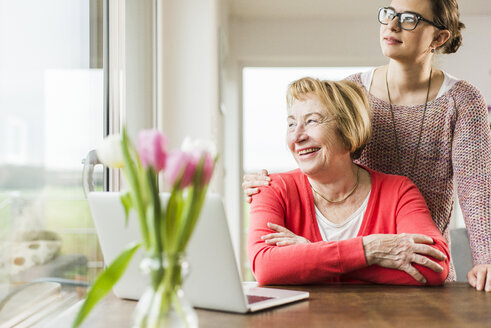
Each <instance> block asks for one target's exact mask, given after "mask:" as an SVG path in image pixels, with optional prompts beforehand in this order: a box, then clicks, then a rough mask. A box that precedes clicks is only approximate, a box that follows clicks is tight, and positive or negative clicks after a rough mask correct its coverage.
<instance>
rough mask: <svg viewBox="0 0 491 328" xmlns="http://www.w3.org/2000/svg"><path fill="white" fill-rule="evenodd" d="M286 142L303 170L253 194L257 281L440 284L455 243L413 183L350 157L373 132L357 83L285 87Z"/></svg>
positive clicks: (304, 82)
mask: <svg viewBox="0 0 491 328" xmlns="http://www.w3.org/2000/svg"><path fill="white" fill-rule="evenodd" d="M287 102H288V119H287V121H288V132H287V143H288V147H289V149H290V151H291V153H292V155H293V157H294V158H295V160H296V162H297V163H298V166H299V169H297V170H294V171H290V172H286V173H280V174H272V175H271V178H272V179H271V185H270V186H266V187H262V188H261V192H260V193H259V194H257V195H255V196H254V199H253V200H252V203H251V211H250V228H249V238H248V247H247V249H248V256H249V260H250V264H251V268H252V271H253V272H254V275H255V277H256V279H257V281H258V282H259V283H260V284H263V285H266V284H307V283H336V282H364V283H382V284H407V285H417V284H428V285H440V284H442V283H443V282H444V281H445V279H446V277H447V275H448V271H449V267H448V265H449V257H450V256H449V250H448V245H447V244H446V242H445V239H444V238H443V236H442V235H441V233H440V232H439V230H438V229H437V228H436V226H435V224H434V222H433V221H432V219H431V215H430V212H429V210H428V208H427V206H426V203H425V201H424V199H423V197H422V195H421V193H420V192H419V191H418V189H417V188H416V186H415V185H414V184H413V183H412V182H411V181H410V180H409V179H408V178H405V177H402V176H395V175H388V174H383V173H379V172H376V171H373V170H370V169H368V168H365V167H363V166H360V165H356V164H354V163H353V159H355V158H357V157H358V156H359V155H360V153H361V151H362V150H363V147H364V146H365V144H366V143H367V142H368V140H369V138H370V135H371V121H370V114H369V110H368V108H369V107H368V103H367V100H366V97H365V95H364V93H363V91H362V90H361V89H360V87H359V86H357V85H356V84H355V83H353V82H349V81H342V82H331V81H319V80H317V79H312V78H303V79H300V80H298V81H295V82H293V83H292V84H291V85H290V86H289V89H288V94H287Z"/></svg>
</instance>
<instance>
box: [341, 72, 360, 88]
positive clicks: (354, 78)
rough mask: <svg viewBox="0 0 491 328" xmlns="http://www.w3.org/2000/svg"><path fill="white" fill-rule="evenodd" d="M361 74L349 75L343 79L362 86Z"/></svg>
mask: <svg viewBox="0 0 491 328" xmlns="http://www.w3.org/2000/svg"><path fill="white" fill-rule="evenodd" d="M362 74H363V72H360V73H355V74H352V75H349V76H347V77H346V78H345V80H346V81H351V82H355V83H356V84H359V85H362Z"/></svg>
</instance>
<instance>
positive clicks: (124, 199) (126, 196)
mask: <svg viewBox="0 0 491 328" xmlns="http://www.w3.org/2000/svg"><path fill="white" fill-rule="evenodd" d="M121 204H123V207H124V214H125V218H124V219H125V226H126V227H128V219H129V216H130V210H131V209H132V208H133V202H132V200H131V193H130V192H129V191H126V192H124V193H122V194H121Z"/></svg>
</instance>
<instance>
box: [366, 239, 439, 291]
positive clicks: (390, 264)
mask: <svg viewBox="0 0 491 328" xmlns="http://www.w3.org/2000/svg"><path fill="white" fill-rule="evenodd" d="M433 243H434V242H433V239H431V238H430V237H428V236H425V235H421V234H404V233H403V234H374V235H368V236H364V237H363V249H364V250H365V257H366V259H367V264H368V265H372V264H377V265H380V266H382V267H385V268H389V269H397V270H401V271H404V272H406V273H408V274H409V275H410V276H411V277H413V278H414V279H416V281H418V282H420V283H422V284H424V283H426V279H425V277H424V276H423V275H422V274H421V272H419V271H418V270H417V269H416V268H415V267H414V266H413V263H416V264H420V265H422V266H425V267H427V268H429V269H431V270H433V271H435V272H438V273H439V272H442V271H443V268H442V266H441V265H440V264H438V263H436V262H434V261H432V260H430V259H429V258H428V257H427V256H431V257H433V258H435V259H437V260H439V261H443V260H445V259H446V258H447V257H446V256H445V254H443V253H442V252H440V251H439V250H437V249H435V248H433V247H431V246H429V245H431V244H433Z"/></svg>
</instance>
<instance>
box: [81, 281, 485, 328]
mask: <svg viewBox="0 0 491 328" xmlns="http://www.w3.org/2000/svg"><path fill="white" fill-rule="evenodd" d="M283 288H285V287H283ZM286 288H289V289H298V290H305V291H309V292H310V299H308V300H306V301H300V302H298V303H294V304H290V305H285V306H282V307H278V308H274V309H270V310H265V311H262V312H258V313H254V314H245V315H242V314H232V313H224V312H218V311H208V310H197V313H198V318H199V326H200V327H205V328H206V327H210V328H217V327H258V328H264V327H266V328H271V327H356V328H359V327H417V328H420V327H444V328H448V327H459V328H462V327H491V293H485V292H478V291H476V290H474V289H473V288H471V287H470V286H469V285H468V284H467V283H450V284H446V285H445V286H443V287H404V286H380V285H335V286H296V287H291V286H288V287H286ZM135 305H136V302H133V301H125V300H120V299H117V298H116V297H115V296H113V295H110V296H108V297H107V298H106V299H105V300H104V301H102V302H101V303H100V304H99V305H98V306H97V307H96V308H95V309H94V310H93V312H92V313H91V315H90V316H89V317H88V318H87V320H86V322H85V323H84V324H83V325H82V326H83V327H90V328H94V327H121V328H123V327H131V313H132V311H133V309H134V307H135Z"/></svg>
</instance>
